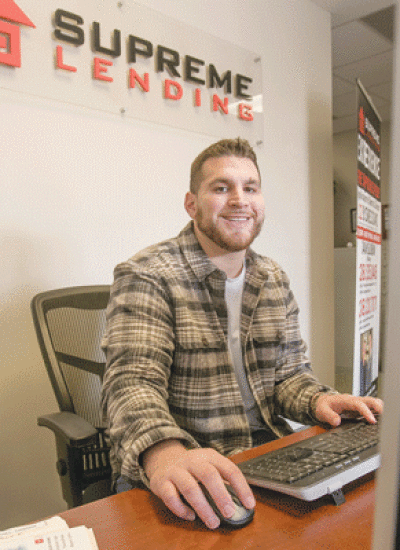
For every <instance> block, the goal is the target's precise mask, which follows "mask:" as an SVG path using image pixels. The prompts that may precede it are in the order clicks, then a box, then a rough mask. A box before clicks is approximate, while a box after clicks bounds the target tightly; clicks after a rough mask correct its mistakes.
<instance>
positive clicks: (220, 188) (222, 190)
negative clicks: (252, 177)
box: [214, 185, 227, 193]
mask: <svg viewBox="0 0 400 550" xmlns="http://www.w3.org/2000/svg"><path fill="white" fill-rule="evenodd" d="M214 190H215V192H216V193H225V191H226V190H227V187H226V185H219V186H218V187H215V189H214Z"/></svg>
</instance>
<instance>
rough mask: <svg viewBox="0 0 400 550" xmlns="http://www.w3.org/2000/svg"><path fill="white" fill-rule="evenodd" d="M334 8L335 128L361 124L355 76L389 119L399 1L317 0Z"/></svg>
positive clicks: (336, 131)
mask: <svg viewBox="0 0 400 550" xmlns="http://www.w3.org/2000/svg"><path fill="white" fill-rule="evenodd" d="M312 1H313V2H314V4H317V5H318V6H320V7H322V8H324V9H326V10H328V11H329V12H331V18H332V19H331V20H332V82H333V131H334V133H338V132H343V131H347V130H352V129H356V124H357V118H356V79H357V78H359V79H360V81H361V83H362V84H363V86H364V88H365V89H366V90H367V92H368V94H369V96H370V98H371V100H372V102H373V104H374V106H375V107H376V109H377V111H378V113H379V115H380V117H381V119H382V120H383V121H386V120H389V119H390V113H391V96H392V65H393V18H394V11H395V8H394V5H393V4H394V3H395V2H396V0H312Z"/></svg>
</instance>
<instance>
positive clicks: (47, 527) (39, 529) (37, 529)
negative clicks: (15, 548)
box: [0, 516, 69, 547]
mask: <svg viewBox="0 0 400 550" xmlns="http://www.w3.org/2000/svg"><path fill="white" fill-rule="evenodd" d="M64 529H69V527H68V524H67V522H66V521H65V520H64V519H62V518H61V517H60V516H54V517H52V518H50V519H45V520H44V521H39V522H37V523H31V524H29V525H21V526H19V527H11V529H6V530H5V531H0V545H2V543H3V542H4V541H7V540H10V539H13V540H19V539H20V538H21V537H23V538H26V537H31V536H34V535H35V534H37V535H45V534H46V533H56V532H59V531H63V530H64ZM0 547H1V546H0Z"/></svg>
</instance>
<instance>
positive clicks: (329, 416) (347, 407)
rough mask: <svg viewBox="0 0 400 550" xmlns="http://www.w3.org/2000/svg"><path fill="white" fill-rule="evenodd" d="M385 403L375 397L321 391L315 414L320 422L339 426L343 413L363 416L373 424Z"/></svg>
mask: <svg viewBox="0 0 400 550" xmlns="http://www.w3.org/2000/svg"><path fill="white" fill-rule="evenodd" d="M382 412H383V403H382V401H381V400H380V399H377V398H375V397H357V396H355V395H349V394H344V393H338V394H327V393H320V394H319V395H318V397H317V402H316V408H315V415H316V417H317V419H318V420H319V421H320V422H325V423H327V424H330V425H331V426H333V427H336V426H339V424H340V423H341V416H340V415H342V414H349V413H350V414H353V415H355V416H363V417H364V418H365V419H366V420H367V421H368V422H370V423H371V424H373V423H375V422H376V420H375V415H376V414H382Z"/></svg>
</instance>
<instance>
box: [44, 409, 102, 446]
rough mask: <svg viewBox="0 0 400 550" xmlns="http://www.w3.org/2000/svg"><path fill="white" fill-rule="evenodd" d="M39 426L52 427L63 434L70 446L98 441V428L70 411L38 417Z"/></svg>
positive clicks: (59, 434)
mask: <svg viewBox="0 0 400 550" xmlns="http://www.w3.org/2000/svg"><path fill="white" fill-rule="evenodd" d="M37 422H38V424H39V426H46V428H50V430H52V431H53V432H54V433H55V435H56V436H61V437H62V439H64V440H65V441H66V442H67V443H68V445H69V446H71V447H81V446H84V445H90V444H92V443H95V442H96V436H97V430H96V428H94V427H93V426H92V425H91V424H89V422H87V421H86V420H85V419H84V418H82V417H80V416H78V415H77V414H74V413H70V412H65V411H63V412H58V413H52V414H45V415H43V416H39V418H38V421H37Z"/></svg>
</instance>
